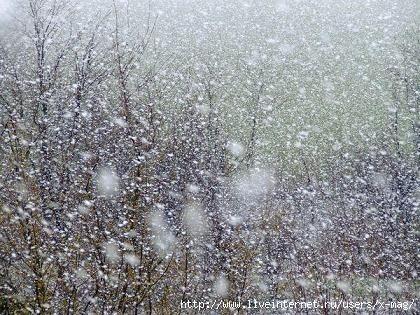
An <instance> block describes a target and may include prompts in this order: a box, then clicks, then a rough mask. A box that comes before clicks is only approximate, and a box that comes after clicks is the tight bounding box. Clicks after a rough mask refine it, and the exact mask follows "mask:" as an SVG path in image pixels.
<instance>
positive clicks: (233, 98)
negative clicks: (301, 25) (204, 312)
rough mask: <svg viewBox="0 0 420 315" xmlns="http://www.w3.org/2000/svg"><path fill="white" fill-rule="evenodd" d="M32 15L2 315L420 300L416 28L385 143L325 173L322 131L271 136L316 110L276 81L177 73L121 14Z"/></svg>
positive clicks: (373, 141) (11, 121)
mask: <svg viewBox="0 0 420 315" xmlns="http://www.w3.org/2000/svg"><path fill="white" fill-rule="evenodd" d="M21 5H22V7H19V8H18V9H16V10H17V11H16V12H19V14H18V13H16V16H17V20H14V21H13V23H12V22H10V23H11V25H12V26H10V27H9V28H8V31H7V33H6V34H2V37H1V42H0V43H1V44H0V208H1V212H0V225H1V229H0V274H1V276H0V312H3V313H6V314H11V313H21V312H22V313H43V314H44V313H57V314H65V313H74V314H82V313H92V314H97V313H98V314H99V313H101V314H111V313H119V314H120V313H135V314H137V313H143V312H147V313H165V314H166V313H168V314H169V313H173V312H175V313H177V312H180V301H181V300H186V299H197V300H199V299H201V300H209V299H212V298H216V297H222V298H226V299H231V300H235V299H237V298H238V297H240V298H242V299H244V300H246V299H253V298H262V299H276V298H277V299H284V298H288V299H294V300H299V299H318V300H320V301H325V300H330V299H334V298H342V299H349V300H351V299H357V298H359V299H362V298H363V299H371V300H372V299H373V300H375V299H378V298H379V299H385V298H393V299H400V300H411V299H416V298H417V296H416V291H418V285H417V282H416V280H417V278H418V274H417V272H418V271H417V270H418V268H419V265H418V241H419V239H418V223H419V222H418V206H419V186H418V184H419V182H418V162H419V160H418V159H419V155H418V154H419V136H420V135H419V96H420V90H419V82H420V81H419V69H418V67H419V57H420V53H419V49H420V46H419V37H418V32H417V31H416V30H414V31H413V30H411V31H409V32H407V33H406V35H405V37H404V38H395V47H396V50H397V51H399V54H400V55H399V57H400V58H399V59H398V58H397V61H398V62H396V63H395V64H394V65H390V67H389V68H387V69H383V71H384V72H386V73H387V74H388V77H389V80H390V81H389V82H391V84H389V85H388V88H389V89H388V90H387V92H386V93H389V94H390V95H391V96H392V98H391V99H390V101H389V103H386V104H381V106H383V108H385V112H388V116H387V117H381V118H380V119H382V120H381V122H380V123H378V124H377V128H376V129H375V133H374V134H373V133H371V134H363V132H362V131H361V134H359V135H357V136H354V137H358V138H361V139H362V141H353V140H354V139H352V138H353V135H352V134H346V135H345V136H344V137H343V138H341V139H339V140H337V139H338V138H337V139H335V138H331V139H324V140H325V141H326V142H323V141H320V142H319V143H318V146H323V147H324V149H325V150H323V151H324V152H327V153H325V154H323V155H319V154H318V153H317V152H318V151H316V150H315V151H313V150H312V149H310V148H311V147H310V146H306V142H305V141H306V139H307V138H308V137H309V136H311V135H312V134H315V137H319V138H322V131H319V127H318V126H307V125H304V126H295V125H294V126H291V128H292V129H293V132H290V134H287V133H286V134H285V137H286V138H287V137H288V136H290V135H291V134H293V136H291V137H290V141H291V143H290V148H289V147H281V146H280V147H279V146H277V145H275V143H276V141H277V140H276V139H275V138H274V139H273V138H270V134H271V133H273V134H275V128H276V124H275V122H277V121H281V122H282V124H283V122H284V124H286V126H287V122H288V118H287V117H286V116H287V115H293V111H291V110H292V109H290V104H292V103H293V102H298V101H299V97H302V95H300V96H299V95H295V96H293V95H289V94H288V93H287V86H288V83H287V82H282V84H283V85H284V86H285V89H286V91H279V90H277V89H276V87H278V86H276V84H275V81H276V80H282V78H281V77H279V76H278V73H276V72H273V71H274V70H275V69H277V68H274V70H273V69H272V64H266V63H265V61H264V60H263V61H261V62H260V61H255V60H254V61H255V62H256V64H255V63H254V61H252V62H251V63H249V62H244V61H243V60H242V59H235V57H234V56H233V57H232V55H234V53H232V51H230V53H226V54H227V55H226V56H229V57H226V59H225V60H217V59H216V58H214V57H211V56H212V54H211V52H209V56H210V57H209V58H207V57H205V58H202V59H200V60H198V59H197V60H183V59H181V58H180V56H178V55H175V56H171V52H170V51H169V52H168V51H162V45H160V44H159V39H158V38H156V36H155V32H156V28H158V27H159V19H157V18H156V17H155V16H154V15H153V14H152V13H150V14H145V15H144V16H145V17H144V19H142V20H141V22H138V21H131V24H130V21H128V19H127V16H126V15H125V11H124V10H123V8H122V7H120V6H119V5H118V4H114V5H113V6H110V7H109V8H106V9H104V10H98V13H97V14H96V13H95V14H94V15H93V17H91V18H89V19H88V18H81V17H80V15H78V14H79V13H78V14H76V13H75V10H76V9H77V8H74V7H72V6H71V5H70V4H69V2H66V1H62V2H61V1H53V0H51V1H50V0H28V1H26V2H25V1H23V2H22V3H21ZM77 19H80V21H78V20H77ZM135 23H137V24H135ZM286 48H287V47H286ZM286 48H285V47H283V49H286ZM166 49H169V50H170V48H166ZM181 57H182V56H181ZM263 59H264V58H263ZM277 62H278V61H277ZM280 66H281V63H280V64H278V67H280ZM238 73H240V74H241V75H240V76H238V75H237V74H238ZM235 74H236V76H235ZM364 84H369V82H366V83H364ZM326 89H327V90H329V89H331V86H330V85H328V84H327V86H326ZM301 92H302V91H301ZM327 92H328V91H327ZM306 93H309V94H310V91H306ZM301 94H302V93H301ZM327 94H328V93H327ZM327 96H328V95H327ZM291 98H293V99H291ZM321 101H322V100H321ZM290 102H292V103H290ZM238 103H239V104H241V106H240V107H237V106H236V105H237V104H238ZM283 110H284V111H283ZM232 111H238V112H239V113H242V115H243V117H244V118H243V120H242V121H239V120H238V119H236V118H235V117H238V116H235V113H233V114H232ZM373 112H375V110H373ZM282 113H283V116H282ZM326 117H328V114H327V116H326ZM331 117H333V116H331ZM372 119H373V120H375V119H379V116H377V117H373V118H372V117H366V121H367V122H368V121H371V120H372ZM321 124H322V123H321ZM321 127H322V125H321ZM295 130H298V131H299V132H298V133H297V136H296V133H295ZM317 130H318V131H317ZM321 130H322V128H321ZM337 132H338V131H337ZM330 135H331V134H330ZM332 135H333V136H334V133H333V134H332ZM335 135H336V136H337V137H339V136H338V134H335ZM287 139H288V138H287ZM343 139H344V140H343ZM267 141H268V143H270V144H271V146H270V145H267ZM279 141H280V140H279ZM267 151H269V152H267ZM291 151H293V154H289V153H287V152H291ZM267 156H270V158H269V159H267V158H266V157H267ZM184 311H185V310H184Z"/></svg>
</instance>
